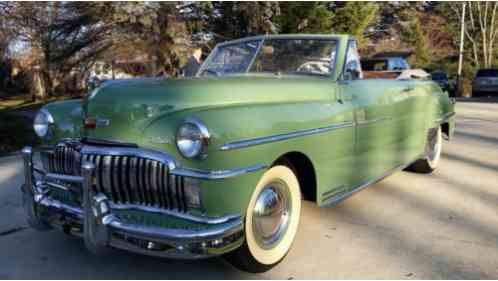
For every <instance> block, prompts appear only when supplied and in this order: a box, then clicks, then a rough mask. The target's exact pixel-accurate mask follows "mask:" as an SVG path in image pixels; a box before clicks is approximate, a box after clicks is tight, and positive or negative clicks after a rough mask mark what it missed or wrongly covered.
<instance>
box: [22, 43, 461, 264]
mask: <svg viewBox="0 0 498 281" xmlns="http://www.w3.org/2000/svg"><path fill="white" fill-rule="evenodd" d="M363 75H364V73H363V72H362V70H361V65H360V58H359V55H358V52H357V47H356V41H355V40H354V38H352V37H350V36H348V35H330V36H329V35H279V36H257V37H250V38H244V39H241V40H236V41H231V42H227V43H223V44H219V45H218V46H216V48H215V49H214V50H213V51H212V53H211V54H210V55H209V57H208V58H207V59H206V61H205V62H204V64H203V65H202V66H201V68H200V69H199V72H198V73H197V76H196V77H193V78H183V79H136V80H133V79H132V80H124V81H109V82H107V83H104V84H103V85H101V86H100V87H98V88H97V89H95V90H94V91H93V92H92V93H90V94H89V95H88V96H87V97H86V98H85V99H83V100H72V101H64V102H55V103H51V104H48V105H46V106H44V107H43V108H42V109H41V110H40V111H39V113H38V115H37V116H36V119H35V121H34V129H35V131H36V133H37V135H38V136H39V137H40V138H41V139H42V143H43V145H42V146H40V147H37V148H36V149H34V148H31V147H26V148H25V149H23V156H24V163H25V181H26V182H25V184H24V185H23V186H22V192H23V201H24V205H25V207H26V211H27V215H28V220H29V223H30V225H31V226H32V227H34V228H36V229H39V230H46V229H51V228H58V229H61V230H62V231H64V232H66V233H68V234H75V235H79V236H81V237H83V239H84V241H85V245H86V246H87V247H88V248H89V249H90V250H92V251H94V252H97V253H100V252H105V251H106V250H107V249H108V248H116V249H125V250H128V251H133V252H138V253H142V254H147V255H155V256H161V257H173V258H204V257H212V256H217V255H224V256H225V257H226V258H227V259H228V260H229V261H230V262H231V263H232V264H233V265H235V266H236V267H238V268H240V269H243V270H246V271H250V272H263V271H266V270H268V269H270V268H272V267H273V266H274V265H276V264H277V263H278V262H280V261H281V260H282V259H283V258H284V257H285V255H286V254H287V252H288V251H289V249H290V248H291V245H292V242H293V240H294V238H295V235H296V232H297V228H298V225H299V218H300V213H301V200H311V201H314V202H316V204H317V205H319V206H331V205H334V204H335V203H337V202H339V201H341V200H343V199H345V198H347V197H348V196H350V195H351V194H353V193H354V192H355V191H358V190H361V189H363V188H364V187H366V186H368V185H370V184H372V183H374V182H376V181H378V180H381V179H382V178H384V177H386V176H388V175H390V174H392V173H394V172H396V171H399V170H401V169H405V168H406V169H410V170H412V171H415V172H421V173H430V172H432V171H433V170H434V169H435V168H436V166H437V165H438V162H439V158H440V154H441V146H442V140H443V138H446V139H450V138H451V136H452V134H453V131H454V126H455V125H454V124H455V123H454V115H455V112H454V102H453V101H451V100H450V99H449V98H448V94H447V93H446V92H443V91H442V90H441V88H440V87H439V86H438V85H437V84H435V83H433V82H431V81H424V80H414V79H410V80H388V79H363Z"/></svg>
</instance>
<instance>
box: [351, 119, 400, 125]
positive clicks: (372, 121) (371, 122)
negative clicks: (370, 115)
mask: <svg viewBox="0 0 498 281" xmlns="http://www.w3.org/2000/svg"><path fill="white" fill-rule="evenodd" d="M391 119H392V117H379V118H374V119H367V120H360V121H357V122H356V125H358V126H364V125H370V124H373V123H378V122H383V121H389V120H391Z"/></svg>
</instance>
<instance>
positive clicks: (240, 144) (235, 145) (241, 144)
mask: <svg viewBox="0 0 498 281" xmlns="http://www.w3.org/2000/svg"><path fill="white" fill-rule="evenodd" d="M353 126H354V123H353V122H344V123H339V124H334V125H330V126H327V127H321V128H313V129H304V130H297V131H293V132H290V133H284V134H279V135H273V136H267V137H259V138H253V139H247V140H239V141H234V142H229V143H226V144H224V145H222V146H221V147H220V148H219V149H220V150H221V151H226V150H233V149H239V148H246V147H250V146H255V145H260V144H267V143H271V142H277V141H283V140H288V139H292V138H297V137H302V136H309V135H314V134H321V133H326V132H329V131H333V130H338V129H343V128H349V127H353Z"/></svg>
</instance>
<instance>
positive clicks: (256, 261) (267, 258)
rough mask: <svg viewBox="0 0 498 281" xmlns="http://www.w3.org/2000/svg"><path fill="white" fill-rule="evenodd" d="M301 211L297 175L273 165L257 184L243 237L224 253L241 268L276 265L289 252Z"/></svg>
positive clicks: (261, 269)
mask: <svg viewBox="0 0 498 281" xmlns="http://www.w3.org/2000/svg"><path fill="white" fill-rule="evenodd" d="M300 215H301V191H300V188H299V182H298V180H297V178H296V175H295V174H294V173H293V172H292V170H291V169H289V168H288V167H286V166H274V167H272V168H271V169H269V170H268V171H267V172H266V173H264V174H263V177H262V178H261V180H260V181H259V183H258V185H257V186H256V188H255V190H254V192H253V194H252V196H251V201H250V202H249V206H248V208H247V211H246V219H245V241H244V243H243V244H242V246H241V247H240V248H238V249H237V250H235V251H233V252H231V253H229V254H227V255H226V258H227V260H228V261H229V262H230V263H231V264H232V265H233V266H235V267H237V268H238V269H240V270H244V271H248V272H252V273H260V272H265V271H267V270H269V269H271V268H272V267H274V266H275V265H277V264H278V263H279V262H280V261H282V259H283V258H284V257H285V256H286V255H287V253H288V252H289V250H290V248H291V245H292V242H293V241H294V238H295V236H296V232H297V228H298V225H299V217H300Z"/></svg>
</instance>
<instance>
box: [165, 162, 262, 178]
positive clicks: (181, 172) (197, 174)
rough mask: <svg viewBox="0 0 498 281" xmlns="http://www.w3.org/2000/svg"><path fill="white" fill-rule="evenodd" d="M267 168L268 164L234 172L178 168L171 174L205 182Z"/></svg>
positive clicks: (234, 170)
mask: <svg viewBox="0 0 498 281" xmlns="http://www.w3.org/2000/svg"><path fill="white" fill-rule="evenodd" d="M267 167H268V165H267V164H256V165H253V166H249V167H244V168H238V169H233V170H224V171H204V170H196V169H189V168H176V169H174V170H172V171H171V174H172V175H176V176H184V177H190V178H198V179H204V180H219V179H226V178H232V177H236V176H240V175H243V174H247V173H252V172H256V171H259V170H263V169H265V168H267Z"/></svg>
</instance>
